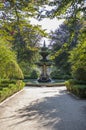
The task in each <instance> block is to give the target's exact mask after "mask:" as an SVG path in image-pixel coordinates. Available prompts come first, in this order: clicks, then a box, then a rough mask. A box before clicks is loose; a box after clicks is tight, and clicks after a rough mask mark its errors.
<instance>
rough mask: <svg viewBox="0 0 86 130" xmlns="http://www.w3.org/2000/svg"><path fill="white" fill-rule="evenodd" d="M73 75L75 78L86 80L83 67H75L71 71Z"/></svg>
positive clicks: (85, 71)
mask: <svg viewBox="0 0 86 130" xmlns="http://www.w3.org/2000/svg"><path fill="white" fill-rule="evenodd" d="M73 76H74V77H75V78H76V79H77V80H81V81H86V70H85V69H84V68H77V69H76V70H75V71H74V72H73Z"/></svg>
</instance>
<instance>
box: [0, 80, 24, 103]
mask: <svg viewBox="0 0 86 130" xmlns="http://www.w3.org/2000/svg"><path fill="white" fill-rule="evenodd" d="M24 85H25V84H24V82H22V81H21V80H17V81H16V80H5V81H4V80H2V82H1V83H0V102H2V101H3V100H5V99H6V98H7V97H9V96H11V95H13V94H14V93H16V92H18V91H19V90H21V89H22V88H23V87H24Z"/></svg>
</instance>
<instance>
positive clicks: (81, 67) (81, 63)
mask: <svg viewBox="0 0 86 130" xmlns="http://www.w3.org/2000/svg"><path fill="white" fill-rule="evenodd" d="M69 58H70V59H69V61H70V63H71V65H72V75H73V77H74V78H75V79H77V80H81V81H86V41H84V42H82V43H79V44H78V45H77V47H76V48H74V49H73V50H72V51H71V52H70V57H69Z"/></svg>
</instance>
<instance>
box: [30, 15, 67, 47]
mask: <svg viewBox="0 0 86 130" xmlns="http://www.w3.org/2000/svg"><path fill="white" fill-rule="evenodd" d="M63 21H64V19H61V20H58V19H57V18H54V19H49V18H45V19H43V20H42V21H37V20H36V19H33V18H32V19H31V24H33V25H41V26H42V28H43V29H45V30H46V32H47V33H50V32H51V31H54V30H56V29H57V28H58V27H59V25H61V24H62V23H63ZM44 40H45V42H46V44H47V45H49V39H47V38H43V39H42V40H41V44H42V43H43V41H44Z"/></svg>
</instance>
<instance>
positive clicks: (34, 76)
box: [30, 70, 38, 79]
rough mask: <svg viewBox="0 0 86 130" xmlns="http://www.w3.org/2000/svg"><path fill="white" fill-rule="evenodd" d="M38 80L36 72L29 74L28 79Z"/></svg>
mask: <svg viewBox="0 0 86 130" xmlns="http://www.w3.org/2000/svg"><path fill="white" fill-rule="evenodd" d="M37 78H38V72H37V71H36V70H33V71H32V72H31V74H30V79H37Z"/></svg>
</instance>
